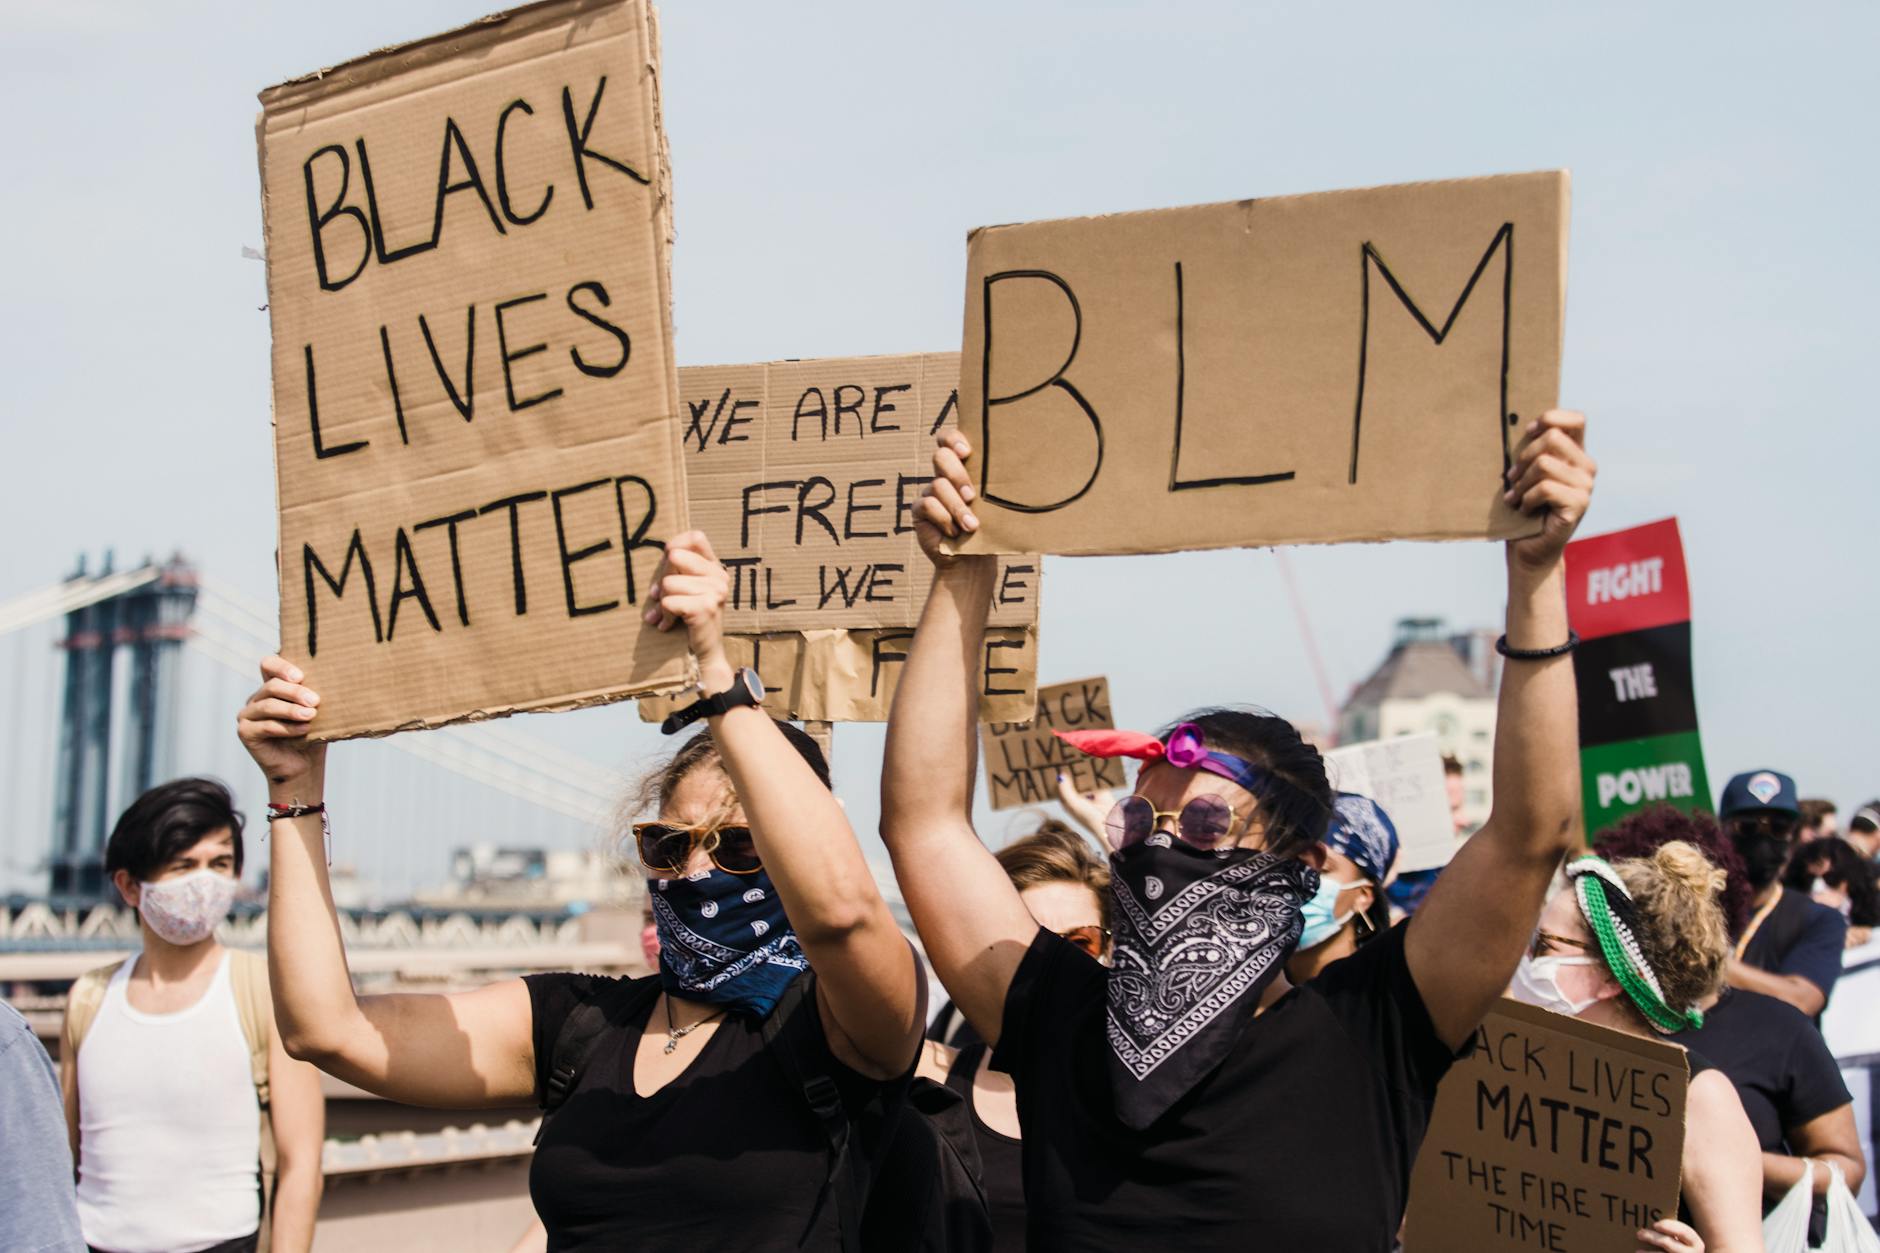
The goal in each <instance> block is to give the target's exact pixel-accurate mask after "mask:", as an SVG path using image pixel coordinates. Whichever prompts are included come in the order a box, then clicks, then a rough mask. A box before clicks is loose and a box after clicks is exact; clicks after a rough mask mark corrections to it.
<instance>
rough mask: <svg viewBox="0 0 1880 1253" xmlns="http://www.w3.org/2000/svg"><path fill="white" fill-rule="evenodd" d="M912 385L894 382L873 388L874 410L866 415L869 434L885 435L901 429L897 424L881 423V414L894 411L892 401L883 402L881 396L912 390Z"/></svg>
mask: <svg viewBox="0 0 1880 1253" xmlns="http://www.w3.org/2000/svg"><path fill="white" fill-rule="evenodd" d="M913 387H914V385H913V384H912V383H896V384H894V385H893V386H892V387H877V388H876V389H875V411H874V412H873V413H871V414H869V415H868V433H869V434H870V435H886V434H887V433H888V432H890V431H898V430H900V429H901V428H900V426H899V425H898V424H896V425H894V426H883V425H881V415H882V414H884V413H893V412H895V407H894V404H893V402H892V401H890V402H889V403H887V404H883V403H882V397H884V396H892V395H893V394H894V393H896V392H905V391H912V390H913Z"/></svg>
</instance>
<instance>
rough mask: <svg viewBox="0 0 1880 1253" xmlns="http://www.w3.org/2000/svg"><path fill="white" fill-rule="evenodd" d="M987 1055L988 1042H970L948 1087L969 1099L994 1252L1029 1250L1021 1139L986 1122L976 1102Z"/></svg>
mask: <svg viewBox="0 0 1880 1253" xmlns="http://www.w3.org/2000/svg"><path fill="white" fill-rule="evenodd" d="M985 1055H986V1045H985V1042H984V1041H983V1040H982V1041H979V1042H977V1043H974V1044H971V1045H968V1046H967V1047H966V1048H963V1049H961V1050H960V1054H959V1056H958V1057H956V1058H954V1059H953V1069H952V1070H950V1071H948V1072H947V1086H948V1087H950V1088H952V1089H953V1090H954V1091H955V1092H958V1093H959V1094H960V1095H961V1096H962V1097H964V1098H966V1110H967V1113H968V1115H969V1116H970V1117H971V1118H972V1120H973V1142H974V1143H975V1144H976V1145H977V1146H978V1148H979V1178H980V1184H981V1186H983V1187H984V1188H985V1192H986V1209H987V1210H988V1211H989V1212H990V1214H991V1216H992V1253H1025V1173H1024V1172H1025V1161H1024V1156H1023V1150H1022V1149H1021V1147H1020V1144H1019V1141H1018V1140H1017V1139H1016V1138H1014V1137H1012V1136H1008V1135H1006V1134H1005V1133H1004V1132H1003V1131H997V1130H994V1129H993V1128H991V1127H989V1126H987V1125H986V1121H985V1119H983V1118H981V1117H980V1116H979V1107H978V1106H976V1105H974V1104H973V1077H974V1076H975V1075H977V1074H978V1073H979V1061H980V1059H981V1058H983V1057H984V1056H985Z"/></svg>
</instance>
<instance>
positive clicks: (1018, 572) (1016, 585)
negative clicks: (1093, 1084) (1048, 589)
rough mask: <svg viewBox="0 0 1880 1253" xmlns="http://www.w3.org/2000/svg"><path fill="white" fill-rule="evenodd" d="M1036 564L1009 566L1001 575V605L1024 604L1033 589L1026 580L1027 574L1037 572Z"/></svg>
mask: <svg viewBox="0 0 1880 1253" xmlns="http://www.w3.org/2000/svg"><path fill="white" fill-rule="evenodd" d="M1037 571H1038V568H1037V567H1036V566H1007V567H1005V569H1004V571H1003V572H1001V573H1000V575H999V603H1000V604H1001V605H1022V604H1024V603H1025V597H1026V594H1027V593H1028V592H1030V591H1031V585H1030V584H1029V583H1027V582H1025V576H1026V575H1028V574H1036V573H1037Z"/></svg>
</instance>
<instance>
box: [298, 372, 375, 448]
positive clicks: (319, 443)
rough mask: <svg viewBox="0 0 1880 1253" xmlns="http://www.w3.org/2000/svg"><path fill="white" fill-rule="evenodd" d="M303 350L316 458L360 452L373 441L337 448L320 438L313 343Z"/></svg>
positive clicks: (308, 415) (318, 399) (309, 419)
mask: <svg viewBox="0 0 1880 1253" xmlns="http://www.w3.org/2000/svg"><path fill="white" fill-rule="evenodd" d="M302 351H303V353H304V355H305V358H306V362H307V421H308V422H309V423H311V424H312V426H313V457H314V460H316V461H324V460H325V459H326V458H328V457H343V456H345V455H346V454H347V453H349V452H358V451H359V450H360V449H361V448H364V447H365V446H366V445H367V444H369V443H370V442H371V441H370V440H364V439H356V440H354V441H352V443H350V444H341V445H339V446H338V447H336V448H328V447H327V446H326V442H325V441H324V440H322V439H321V438H320V396H319V390H318V389H317V388H316V387H315V386H314V381H313V345H312V344H308V345H306V346H305V348H304V349H303V350H302Z"/></svg>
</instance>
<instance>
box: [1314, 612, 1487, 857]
mask: <svg viewBox="0 0 1880 1253" xmlns="http://www.w3.org/2000/svg"><path fill="white" fill-rule="evenodd" d="M1494 640H1495V636H1494V634H1493V633H1491V632H1484V631H1465V632H1450V631H1449V630H1448V629H1447V628H1446V627H1445V626H1444V624H1443V621H1442V619H1440V618H1404V619H1402V620H1400V621H1399V622H1398V623H1397V635H1396V639H1395V640H1394V641H1393V642H1392V644H1391V649H1390V653H1389V655H1388V656H1386V657H1385V658H1384V660H1383V662H1382V664H1380V665H1379V666H1378V668H1377V669H1376V670H1374V671H1372V672H1371V676H1370V677H1369V678H1367V679H1365V680H1364V682H1362V683H1360V684H1358V686H1357V688H1356V689H1354V690H1353V691H1352V693H1351V696H1350V698H1349V699H1347V700H1346V701H1345V707H1344V708H1343V709H1342V710H1341V711H1340V712H1339V717H1338V739H1339V742H1340V743H1341V744H1355V743H1359V742H1361V741H1364V740H1381V739H1389V738H1391V737H1392V736H1397V735H1417V734H1422V733H1426V732H1427V733H1433V734H1434V735H1435V736H1436V738H1437V742H1438V743H1439V744H1440V745H1441V747H1442V751H1443V752H1444V753H1445V754H1448V755H1450V756H1453V757H1455V758H1456V760H1458V761H1460V762H1461V763H1462V771H1463V785H1464V790H1463V803H1462V816H1463V819H1464V821H1465V822H1467V823H1468V824H1469V825H1470V826H1471V827H1474V826H1480V825H1481V823H1482V822H1483V821H1485V820H1486V819H1487V817H1488V809H1489V805H1490V804H1491V803H1492V802H1493V800H1494V794H1493V786H1492V784H1491V781H1490V771H1491V768H1492V766H1493V756H1494V743H1495V685H1496V683H1497V681H1498V680H1499V678H1500V666H1499V665H1498V664H1496V663H1499V662H1500V660H1501V658H1500V656H1499V655H1498V654H1497V653H1496V652H1495V648H1494Z"/></svg>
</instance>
